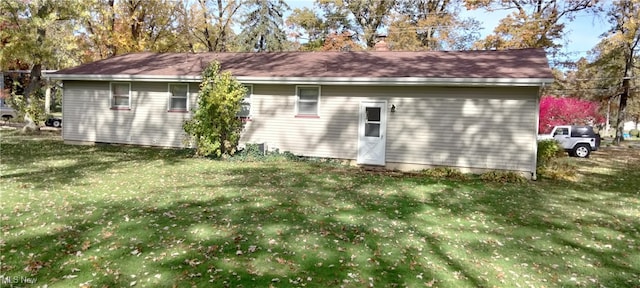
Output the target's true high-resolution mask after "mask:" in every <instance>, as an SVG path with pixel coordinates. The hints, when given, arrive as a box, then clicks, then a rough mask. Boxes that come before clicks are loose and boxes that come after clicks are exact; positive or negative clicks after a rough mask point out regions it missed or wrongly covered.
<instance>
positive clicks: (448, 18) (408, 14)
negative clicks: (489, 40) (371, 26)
mask: <svg viewBox="0 0 640 288" xmlns="http://www.w3.org/2000/svg"><path fill="white" fill-rule="evenodd" d="M461 4H462V2H461V0H398V1H397V5H396V8H395V10H396V13H394V15H393V16H392V18H391V21H390V24H389V32H388V37H387V41H388V42H389V46H390V47H391V49H392V50H443V49H453V50H464V49H469V48H471V47H472V45H473V42H475V41H477V40H478V38H479V35H480V34H479V28H480V25H479V23H478V21H477V20H473V19H461V18H460V16H459V15H460V10H461V8H462V7H461Z"/></svg>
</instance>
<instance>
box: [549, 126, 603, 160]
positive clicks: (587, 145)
mask: <svg viewBox="0 0 640 288" xmlns="http://www.w3.org/2000/svg"><path fill="white" fill-rule="evenodd" d="M548 139H555V140H556V141H558V142H559V143H560V145H561V146H562V148H564V150H565V151H567V152H568V153H569V155H571V156H576V157H580V158H586V157H589V154H591V151H596V150H598V148H599V147H600V134H597V133H595V132H594V131H593V127H591V126H574V125H566V126H556V127H553V130H551V133H550V134H541V135H538V140H548Z"/></svg>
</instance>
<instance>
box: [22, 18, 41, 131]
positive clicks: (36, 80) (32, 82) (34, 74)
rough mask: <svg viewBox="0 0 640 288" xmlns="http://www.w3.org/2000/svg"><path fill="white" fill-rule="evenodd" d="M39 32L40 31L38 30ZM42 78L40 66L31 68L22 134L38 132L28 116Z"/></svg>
mask: <svg viewBox="0 0 640 288" xmlns="http://www.w3.org/2000/svg"><path fill="white" fill-rule="evenodd" d="M38 30H40V29H38ZM41 78H42V64H40V63H38V64H35V65H33V68H31V74H30V76H29V85H27V87H26V88H25V89H24V100H25V104H26V107H27V109H26V111H25V113H24V127H22V133H26V132H29V131H36V130H40V127H38V125H36V122H35V119H33V118H34V116H33V115H30V114H31V113H32V111H33V108H32V106H33V102H34V99H33V98H34V97H36V93H37V92H38V90H40V88H41V86H42V85H41V83H40V80H41Z"/></svg>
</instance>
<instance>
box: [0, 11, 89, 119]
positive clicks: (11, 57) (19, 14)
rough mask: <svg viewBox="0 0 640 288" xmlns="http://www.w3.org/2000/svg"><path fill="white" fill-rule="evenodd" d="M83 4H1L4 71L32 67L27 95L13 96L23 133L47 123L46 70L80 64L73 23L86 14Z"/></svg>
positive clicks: (0, 63) (0, 53) (0, 57)
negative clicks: (20, 117) (43, 73)
mask: <svg viewBox="0 0 640 288" xmlns="http://www.w3.org/2000/svg"><path fill="white" fill-rule="evenodd" d="M81 4H82V2H81V1H79V0H59V1H53V0H49V1H19V0H3V1H1V2H0V11H1V12H0V23H2V25H3V26H4V27H3V29H0V39H2V46H1V47H0V48H1V49H0V68H1V70H5V69H14V68H15V66H18V67H21V66H27V67H30V70H31V73H29V79H27V81H25V83H26V85H25V87H21V88H23V90H22V91H23V93H22V94H20V95H18V94H16V93H13V95H12V99H11V102H12V103H13V104H14V106H15V108H17V109H18V110H20V111H19V112H20V113H19V114H21V115H24V121H25V126H24V129H23V131H27V130H36V129H38V127H37V125H36V124H37V123H38V122H40V121H42V120H43V116H42V115H44V105H43V101H40V100H41V99H42V97H43V96H42V95H43V92H42V91H41V89H42V87H43V85H44V80H43V79H42V70H43V69H59V68H64V67H68V66H71V65H75V64H77V62H76V59H77V57H75V52H74V51H76V50H77V47H76V45H75V43H76V41H75V39H74V38H73V37H74V36H73V35H74V33H73V31H74V28H75V26H74V25H73V23H74V22H73V20H74V19H77V17H78V13H79V11H82V8H81V7H83V6H82V5H81Z"/></svg>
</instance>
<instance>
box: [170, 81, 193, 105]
mask: <svg viewBox="0 0 640 288" xmlns="http://www.w3.org/2000/svg"><path fill="white" fill-rule="evenodd" d="M177 85H181V86H184V85H187V108H186V109H185V110H182V109H174V108H171V98H173V95H172V94H171V86H177ZM189 86H191V85H189V83H169V84H167V95H168V98H167V99H168V101H167V111H169V112H172V111H180V112H182V111H187V112H189V111H191V109H190V107H191V106H190V104H191V103H190V102H191V101H189V98H191V97H189V95H190V94H189ZM176 98H178V97H176ZM180 98H182V97H180Z"/></svg>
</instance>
